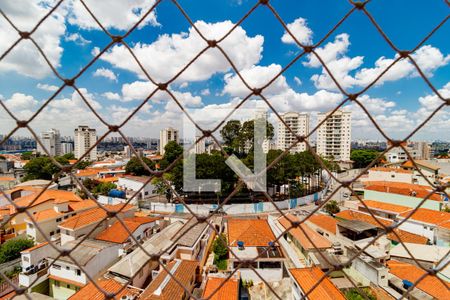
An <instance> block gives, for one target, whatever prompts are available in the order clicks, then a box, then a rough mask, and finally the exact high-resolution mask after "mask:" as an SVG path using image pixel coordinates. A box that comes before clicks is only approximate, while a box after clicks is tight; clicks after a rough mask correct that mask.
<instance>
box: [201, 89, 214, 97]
mask: <svg viewBox="0 0 450 300" xmlns="http://www.w3.org/2000/svg"><path fill="white" fill-rule="evenodd" d="M200 95H202V96H209V95H211V92H210V90H209V89H203V90H201V91H200Z"/></svg>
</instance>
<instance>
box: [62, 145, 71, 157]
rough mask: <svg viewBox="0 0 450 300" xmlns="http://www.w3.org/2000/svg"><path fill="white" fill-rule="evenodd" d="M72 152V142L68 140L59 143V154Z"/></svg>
mask: <svg viewBox="0 0 450 300" xmlns="http://www.w3.org/2000/svg"><path fill="white" fill-rule="evenodd" d="M68 153H73V144H72V143H70V142H62V143H61V155H64V154H68Z"/></svg>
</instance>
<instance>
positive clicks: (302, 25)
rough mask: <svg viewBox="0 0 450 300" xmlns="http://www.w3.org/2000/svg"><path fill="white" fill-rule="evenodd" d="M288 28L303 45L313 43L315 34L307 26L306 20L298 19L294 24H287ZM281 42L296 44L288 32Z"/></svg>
mask: <svg viewBox="0 0 450 300" xmlns="http://www.w3.org/2000/svg"><path fill="white" fill-rule="evenodd" d="M287 28H288V29H289V31H290V32H291V33H292V34H293V35H294V37H295V38H296V39H297V41H299V42H300V43H301V44H303V45H308V44H311V43H312V35H313V32H312V30H311V29H310V28H309V27H308V26H307V23H306V20H305V19H303V18H298V19H296V20H295V21H294V22H292V23H289V24H287ZM281 41H282V42H283V43H286V44H296V42H295V41H294V39H293V38H292V36H291V35H290V34H289V33H288V32H287V31H286V32H285V33H284V34H283V36H282V37H281Z"/></svg>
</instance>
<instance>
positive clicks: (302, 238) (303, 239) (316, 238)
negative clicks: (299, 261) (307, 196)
mask: <svg viewBox="0 0 450 300" xmlns="http://www.w3.org/2000/svg"><path fill="white" fill-rule="evenodd" d="M286 217H287V218H285V217H281V218H280V219H278V221H279V222H280V224H281V225H282V226H283V227H284V228H285V229H288V228H290V227H291V222H290V221H300V219H299V218H297V217H296V216H293V215H286ZM289 220H290V221H289ZM300 227H301V228H302V229H303V230H301V229H300V228H291V229H290V230H289V233H290V234H291V235H292V236H293V237H294V238H295V239H296V240H297V241H298V242H299V243H300V245H301V246H302V248H304V249H306V250H312V249H316V248H318V249H327V248H331V242H330V241H329V240H327V239H326V238H325V237H323V236H322V235H320V234H319V233H317V232H316V231H314V230H312V229H311V227H309V226H308V225H306V224H305V223H303V224H301V225H300ZM303 231H304V232H303ZM305 233H306V234H305ZM307 236H308V237H309V239H308V237H307ZM309 240H311V241H312V243H311V242H310V241H309Z"/></svg>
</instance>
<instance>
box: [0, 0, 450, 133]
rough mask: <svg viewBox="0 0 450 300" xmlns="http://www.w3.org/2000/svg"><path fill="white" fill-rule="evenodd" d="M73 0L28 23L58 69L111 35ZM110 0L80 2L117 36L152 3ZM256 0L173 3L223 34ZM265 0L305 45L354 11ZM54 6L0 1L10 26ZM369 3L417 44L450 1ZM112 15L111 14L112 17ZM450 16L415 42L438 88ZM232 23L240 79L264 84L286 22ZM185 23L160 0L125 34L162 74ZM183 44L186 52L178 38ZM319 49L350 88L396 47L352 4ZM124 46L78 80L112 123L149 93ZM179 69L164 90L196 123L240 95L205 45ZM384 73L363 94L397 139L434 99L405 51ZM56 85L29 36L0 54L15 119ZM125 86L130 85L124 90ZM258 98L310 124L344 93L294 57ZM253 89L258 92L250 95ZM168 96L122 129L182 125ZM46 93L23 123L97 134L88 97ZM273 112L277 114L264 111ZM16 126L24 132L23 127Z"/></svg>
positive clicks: (367, 129) (449, 119)
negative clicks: (82, 127)
mask: <svg viewBox="0 0 450 300" xmlns="http://www.w3.org/2000/svg"><path fill="white" fill-rule="evenodd" d="M77 2H78V1H75V2H73V1H65V3H64V5H63V6H62V7H60V8H59V9H58V10H57V12H56V14H55V17H53V18H51V20H47V21H46V22H44V23H43V29H42V30H38V31H37V32H36V40H37V42H38V43H39V44H40V45H41V46H43V48H44V52H46V53H47V54H48V55H49V57H50V60H51V61H52V63H54V64H55V65H59V67H58V68H57V70H58V72H60V73H61V74H62V75H63V76H64V77H72V76H73V75H74V74H76V73H77V72H78V71H79V70H80V68H82V67H83V66H84V65H86V64H87V63H88V62H89V61H90V60H91V59H92V58H93V53H95V51H96V50H95V49H99V48H100V49H101V48H103V47H104V46H105V45H106V44H107V43H108V42H109V40H110V39H109V38H108V37H107V36H106V35H105V34H104V33H103V32H102V31H100V30H98V29H97V28H96V27H95V23H94V21H93V20H92V19H91V18H90V17H89V16H88V15H87V14H86V11H84V10H83V9H82V8H81V10H80V7H79V3H78V4H77ZM100 2H101V1H100ZM113 2H114V1H113ZM119 2H121V4H120V5H117V6H116V5H106V6H102V4H101V3H100V4H99V3H98V2H95V1H86V3H87V4H88V6H89V7H91V9H92V10H93V11H94V12H97V13H98V16H99V20H100V22H102V23H103V22H105V24H106V25H105V26H106V27H108V30H110V31H111V32H114V33H116V34H123V33H124V32H125V31H124V30H123V29H124V28H129V26H130V25H131V24H132V23H133V22H132V21H133V18H134V17H135V18H137V17H136V16H135V15H136V14H139V13H141V12H142V11H145V10H146V9H147V7H148V5H149V3H150V2H152V1H144V0H133V1H131V0H130V1H119ZM255 2H256V1H253V0H242V1H238V0H228V1H225V0H223V1H218V0H216V1H211V0H210V1H203V0H195V1H179V3H180V5H181V6H182V7H183V8H184V9H185V11H186V12H187V13H188V15H189V16H190V17H191V19H192V21H193V22H194V23H196V24H198V25H199V26H201V27H202V28H203V30H204V31H205V32H204V33H205V34H207V35H208V34H210V35H212V36H220V34H219V33H220V32H225V31H226V29H227V28H230V27H231V26H232V25H233V24H234V23H236V22H237V21H238V20H239V19H240V18H241V17H242V16H243V15H244V14H245V13H246V12H247V11H248V10H249V9H250V8H251V7H252V6H253V5H254V4H255ZM110 3H111V2H110ZM133 3H134V4H133ZM271 3H272V5H273V6H274V8H275V9H276V11H277V12H278V13H279V15H280V16H281V17H282V18H283V20H284V21H285V22H286V24H288V25H289V24H292V26H294V25H295V24H297V25H298V26H297V27H295V28H296V29H292V31H293V33H294V34H295V35H296V36H297V34H298V37H299V36H301V35H302V32H303V33H305V32H307V34H306V35H305V36H303V38H304V39H305V41H307V43H315V42H317V41H318V40H320V39H321V38H322V37H323V36H324V35H325V34H326V33H327V32H328V31H329V30H330V29H331V28H332V27H333V26H334V25H335V24H336V23H337V22H338V21H339V20H340V19H341V18H342V17H343V16H344V15H345V14H346V13H347V12H348V11H349V10H350V9H351V5H350V4H349V2H348V1H331V0H330V1H327V0H325V1H320V2H317V1H295V0H285V1H271ZM318 3H320V5H319V4H318ZM52 4H53V0H46V1H35V0H24V1H23V2H20V4H18V3H17V2H16V1H14V0H6V1H2V3H0V8H1V9H2V10H4V12H5V14H7V15H8V16H9V17H10V18H11V19H12V21H13V22H17V23H18V26H19V24H20V26H19V28H23V29H24V30H28V29H29V27H30V26H32V24H35V23H36V22H37V20H38V17H39V16H40V15H42V14H43V13H45V11H47V10H48V7H49V5H52ZM77 5H78V6H77ZM133 5H134V7H133ZM119 6H120V7H119ZM367 9H368V11H369V12H370V13H371V14H372V15H373V17H374V18H375V19H376V21H377V22H378V23H379V25H380V26H381V27H382V28H383V30H384V31H385V32H386V34H387V35H388V36H389V38H390V39H391V40H392V41H393V43H394V44H395V45H397V46H398V47H399V48H401V49H406V50H409V49H412V48H413V47H414V46H415V45H417V43H418V42H419V41H420V40H421V39H422V38H423V37H425V36H426V35H427V34H428V33H429V32H430V31H431V30H432V29H433V28H434V27H435V26H437V24H439V22H441V21H442V20H443V19H444V18H445V17H446V16H447V15H448V13H449V11H450V9H449V7H448V6H447V5H446V4H445V2H444V1H427V2H426V4H425V2H424V1H383V0H379V1H372V3H369V4H368V5H367ZM97 13H96V14H97ZM115 15H117V16H118V17H116V18H114V17H111V16H115ZM102 17H103V19H102ZM127 18H129V19H127ZM449 23H450V22H447V23H446V24H444V25H443V26H442V28H440V29H439V30H438V31H437V32H436V33H435V34H434V35H433V36H432V37H431V38H430V39H429V40H427V41H426V43H424V45H423V48H421V49H419V50H418V51H417V53H415V54H413V55H415V56H414V57H415V58H417V60H418V61H420V63H419V65H420V66H421V67H423V68H424V69H425V71H426V74H427V76H428V78H429V79H430V81H431V82H432V83H433V85H434V86H435V87H436V88H437V89H439V90H440V92H441V94H442V95H443V96H444V97H449V96H450V84H449V82H450V76H449V74H450V67H449V64H450V56H449V55H450V43H449V42H448V37H449V36H450V24H449ZM27 27H28V28H27ZM293 28H294V27H293ZM238 29H239V30H236V31H238V32H234V33H233V36H230V38H233V41H231V42H229V44H228V48H227V47H226V45H224V48H226V49H225V50H229V51H230V52H233V55H234V57H233V58H235V59H236V61H237V65H238V68H239V69H240V72H241V73H242V74H246V76H247V77H246V76H244V78H245V79H246V80H247V79H248V81H249V82H253V83H254V84H261V83H263V82H267V79H269V78H272V77H273V76H274V75H275V74H276V72H277V70H279V69H281V68H282V67H284V66H285V65H287V64H288V63H289V62H290V61H291V60H292V59H293V58H294V57H295V56H296V55H297V54H298V53H299V51H300V49H299V47H298V46H297V45H295V44H293V43H289V42H286V38H285V39H284V40H283V35H284V34H285V30H284V29H283V27H282V26H281V24H280V23H279V22H278V21H277V19H276V18H275V16H274V15H273V14H272V13H271V12H270V11H269V9H267V7H264V6H260V7H258V8H257V9H256V10H255V11H254V13H253V14H252V15H250V17H249V18H247V19H246V20H245V21H244V22H243V23H242V24H241V26H240V27H239V28H238ZM189 30H190V25H189V23H188V22H187V21H186V19H185V18H184V17H183V16H182V14H181V13H180V11H179V10H178V9H177V8H176V6H175V5H174V4H173V3H172V2H171V1H163V2H162V3H161V4H160V5H159V6H158V7H157V9H156V15H151V16H149V18H147V19H146V22H145V26H142V27H141V28H139V29H138V30H136V31H135V32H133V33H132V34H131V35H130V36H129V37H128V38H127V39H126V41H127V43H128V44H129V45H130V46H131V47H132V48H133V49H134V50H135V51H136V52H135V53H137V55H138V57H139V60H140V61H142V62H143V63H144V65H145V67H146V69H147V68H148V70H147V71H148V72H149V73H150V74H151V75H152V76H155V78H158V79H160V80H164V79H167V78H169V77H170V76H169V75H170V74H174V73H176V70H178V69H179V67H181V66H183V65H184V63H185V62H187V61H189V60H190V58H192V57H193V56H195V54H196V53H197V52H196V51H197V50H198V49H201V47H203V45H201V46H200V45H198V44H195V43H199V39H198V37H197V38H196V37H195V33H194V32H193V31H192V29H191V31H189ZM296 30H301V31H296ZM0 31H4V32H5V34H2V37H0V41H1V40H2V39H3V41H1V42H2V43H1V44H2V45H3V46H0V53H3V52H4V51H5V50H6V49H7V47H8V46H9V45H11V44H12V42H13V41H14V40H15V38H16V35H15V33H14V31H13V30H12V29H11V27H10V26H9V25H8V24H7V23H6V22H5V20H4V19H1V20H0ZM202 32H203V31H202ZM226 41H227V40H225V41H224V42H226ZM180 45H183V47H186V48H187V50H186V51H182V49H181V48H177V47H179V46H180ZM164 47H167V50H165V49H164ZM171 47H172V49H171ZM321 47H324V48H323V49H322V52H320V51H321V50H318V53H319V55H321V57H322V55H324V57H328V58H327V65H331V66H332V67H331V70H332V73H333V75H335V76H336V77H337V79H338V81H339V82H341V79H342V81H343V82H345V83H344V85H345V89H346V90H348V91H354V92H355V91H359V90H361V89H362V87H364V86H365V85H366V84H367V83H368V82H369V81H370V80H369V79H370V78H371V77H370V76H373V74H376V73H377V72H380V70H382V69H383V68H382V67H379V68H377V67H376V64H377V62H378V64H379V65H381V66H383V64H384V63H387V62H388V61H389V60H390V59H393V58H394V57H395V55H396V54H395V52H394V50H393V49H391V48H390V47H389V45H388V44H387V43H386V41H384V40H383V39H382V37H381V36H380V34H379V33H378V32H377V31H376V29H375V27H374V26H373V24H371V23H370V21H369V19H368V18H367V17H366V16H365V15H364V14H363V13H362V12H360V11H355V12H354V13H353V14H352V15H351V16H350V17H349V18H348V19H347V20H346V21H345V22H344V23H343V24H342V25H341V26H340V27H339V28H338V29H337V30H336V31H335V32H334V33H333V34H332V35H331V36H330V37H329V38H328V39H327V40H325V41H324V43H323V44H322V45H321ZM123 50H124V48H123V46H115V48H113V49H110V50H109V51H108V53H106V55H105V56H104V57H102V59H100V60H99V61H97V62H96V63H94V64H93V65H92V66H91V67H90V68H89V69H88V70H87V71H86V73H85V74H84V75H83V76H82V77H81V78H80V79H79V80H78V81H77V86H78V87H79V88H82V92H83V95H85V96H86V97H87V98H88V100H89V101H90V102H92V103H93V106H94V107H95V108H96V109H98V111H99V113H100V114H101V115H102V116H103V117H104V118H105V119H106V120H108V122H112V123H120V121H121V120H123V119H124V118H125V117H126V116H127V115H128V114H129V113H130V112H131V110H132V109H133V108H134V107H136V106H137V105H139V104H140V103H141V102H142V100H143V99H144V97H145V95H147V94H148V92H146V91H148V89H149V88H151V87H152V86H151V84H148V83H146V80H145V78H144V77H143V76H142V74H140V73H139V72H138V70H137V67H136V64H135V63H134V61H133V60H132V59H131V57H130V55H128V54H126V53H125V51H123ZM258 51H259V54H258ZM227 52H228V51H227ZM155 53H156V55H152V54H155ZM208 53H210V52H208ZM333 53H334V54H333ZM24 57H25V59H24ZM207 62H212V63H211V64H208V63H207ZM350 66H352V67H350ZM187 71H188V74H189V75H188V76H186V77H184V78H180V80H177V81H176V82H175V83H173V84H172V85H171V86H170V89H171V90H172V91H173V92H176V93H177V97H180V98H181V99H182V102H183V105H185V106H186V107H189V108H192V109H196V110H197V112H196V113H195V116H197V117H198V118H199V119H201V120H203V121H204V120H206V119H208V118H211V119H212V120H213V121H214V117H215V114H214V113H211V109H213V108H217V107H218V106H220V107H222V108H230V107H232V106H233V104H234V103H237V101H239V99H241V98H242V97H243V96H245V95H246V94H247V93H248V91H247V90H246V89H245V88H243V86H242V84H240V82H239V80H238V78H236V74H235V73H234V71H233V70H232V69H230V68H229V65H228V63H227V62H226V61H225V60H224V58H223V57H222V56H221V55H217V54H216V53H210V56H209V57H208V61H206V60H205V61H203V62H202V61H199V62H198V63H194V64H193V65H192V66H191V68H189V69H188V70H187ZM171 72H172V73H171ZM335 72H336V74H337V75H336V74H335ZM96 74H97V76H96ZM264 74H265V75H264ZM386 75H389V76H388V77H387V78H390V79H386V80H383V81H382V82H381V83H382V84H380V85H377V86H374V87H372V88H371V89H370V90H369V91H368V92H367V93H366V94H364V95H363V96H362V99H361V101H362V102H363V103H364V104H365V105H367V108H368V109H369V111H370V112H371V113H372V114H373V116H374V117H375V119H376V120H377V122H379V124H380V125H381V126H382V127H383V128H384V129H385V130H386V132H387V133H388V134H389V135H390V136H392V137H395V138H402V137H404V136H405V135H406V134H408V132H409V131H411V130H412V129H413V128H415V127H416V126H417V125H418V124H419V123H420V122H421V120H423V119H424V118H426V116H428V115H429V114H430V113H431V112H432V109H433V108H434V107H436V106H437V105H438V104H439V99H438V98H437V97H436V96H433V94H432V91H431V90H430V88H429V87H428V86H427V85H426V84H425V83H424V81H423V79H422V78H420V77H419V76H417V73H416V71H415V70H414V69H413V68H411V65H410V64H409V63H408V62H407V61H403V62H402V65H400V66H398V68H397V69H393V70H392V72H391V71H390V72H388V73H387V74H386ZM314 78H315V79H314ZM264 80H265V81H264ZM60 85H61V81H60V80H59V79H57V78H56V77H55V76H54V75H53V74H51V72H49V69H48V67H47V66H46V65H45V63H44V62H43V61H42V58H40V57H39V53H38V52H37V51H36V50H35V49H34V47H33V46H32V45H30V44H29V43H28V44H27V43H26V42H22V43H21V44H20V47H18V49H14V50H13V51H12V52H11V53H10V54H8V56H6V58H5V59H4V60H3V61H0V95H1V100H2V101H4V103H5V105H6V106H8V107H9V108H10V109H11V110H12V111H13V112H14V113H15V114H16V115H17V116H18V117H20V118H23V119H25V118H27V117H29V116H31V115H32V113H33V112H34V111H36V110H37V109H38V108H39V106H40V105H42V103H43V102H44V101H45V99H46V98H48V97H49V96H51V95H52V93H53V92H54V89H55V86H60ZM127 85H128V90H127V89H126V88H125V87H126V86H127ZM264 94H265V95H266V93H264ZM266 96H267V98H268V100H269V101H270V102H271V103H272V104H273V105H274V106H275V107H276V109H277V110H278V111H279V112H286V111H291V110H296V111H306V112H310V113H311V116H312V118H311V119H312V123H313V124H312V125H314V120H315V117H314V116H315V114H316V113H317V112H320V111H328V110H330V109H332V108H333V107H334V106H335V105H337V104H338V103H339V101H341V100H342V98H341V97H342V95H340V93H339V92H338V91H337V89H336V87H335V85H334V84H333V83H332V82H331V81H330V78H329V76H328V75H327V73H326V72H325V71H324V70H323V69H322V68H321V66H320V65H318V63H317V61H316V62H314V61H313V59H310V58H308V57H304V58H302V59H300V60H299V61H297V62H296V63H295V64H294V65H292V66H291V67H290V68H289V69H288V70H287V71H286V72H285V73H283V78H282V79H280V80H277V81H275V83H274V84H273V86H271V87H269V89H268V90H267V95H266ZM252 99H253V100H255V101H254V102H258V99H256V98H254V97H253V98H252ZM168 101H171V100H170V99H169V98H168V97H167V95H163V94H160V95H157V97H155V99H151V101H150V102H149V103H148V105H146V106H145V107H144V108H143V111H141V112H140V113H139V114H138V115H137V116H136V117H137V119H135V120H134V121H133V122H131V123H130V124H128V125H126V126H125V127H124V131H125V132H126V134H127V135H130V136H149V137H157V136H158V131H159V129H161V128H162V127H164V126H168V125H174V126H179V121H180V114H181V112H180V110H179V109H178V108H177V107H176V106H174V105H173V103H171V104H168ZM54 102H55V103H53V104H52V106H49V107H48V108H47V109H46V110H44V111H43V114H42V116H40V117H38V118H37V119H36V120H35V121H33V122H32V123H31V125H32V126H33V127H34V128H36V129H37V131H40V130H44V129H46V128H49V127H56V128H60V129H61V131H62V132H63V134H67V135H69V134H71V133H72V130H73V128H74V127H75V126H76V125H78V124H81V123H83V124H84V123H87V124H88V125H91V126H95V127H97V128H98V130H99V132H102V131H104V130H105V127H104V126H103V125H101V124H100V123H99V122H98V120H96V118H95V116H94V115H93V114H92V113H91V112H89V110H88V108H87V106H86V105H85V104H84V103H82V101H81V100H80V99H79V97H78V96H77V95H74V92H73V89H71V88H66V89H64V90H63V91H62V93H61V94H59V95H58V96H57V97H56V98H55V101H54ZM212 105H216V106H212ZM345 109H349V110H352V111H353V122H354V124H353V125H354V126H353V137H354V139H357V138H373V139H376V138H380V135H379V134H377V132H376V130H375V129H374V126H373V124H371V123H370V122H369V120H368V119H367V117H366V116H365V115H364V114H363V113H362V111H361V110H359V109H358V108H357V107H355V106H354V105H349V106H347V107H346V108H345ZM0 116H1V117H2V121H0V133H6V132H8V130H11V128H12V127H13V123H12V122H11V119H9V118H8V117H7V116H4V112H3V111H0ZM3 116H4V117H3ZM272 120H273V121H274V122H275V119H274V118H273V116H272ZM449 128H450V111H449V108H448V107H447V108H446V109H445V110H443V111H442V112H441V113H439V114H438V115H437V116H436V117H435V118H434V119H433V123H430V125H428V126H425V128H423V129H422V130H421V131H420V132H419V133H418V134H417V136H415V137H414V138H415V139H423V140H433V139H437V138H440V139H450V130H448V129H449ZM21 133H23V134H26V132H23V131H22V132H21Z"/></svg>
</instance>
